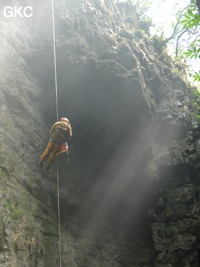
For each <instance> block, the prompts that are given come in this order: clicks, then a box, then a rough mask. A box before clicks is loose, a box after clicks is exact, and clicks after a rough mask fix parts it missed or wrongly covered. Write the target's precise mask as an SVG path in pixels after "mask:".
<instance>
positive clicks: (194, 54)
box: [180, 0, 200, 82]
mask: <svg viewBox="0 0 200 267" xmlns="http://www.w3.org/2000/svg"><path fill="white" fill-rule="evenodd" d="M199 4H200V2H199V0H196V3H195V2H194V1H193V0H192V1H191V5H190V6H189V8H188V9H187V11H186V13H185V14H184V16H183V17H184V19H183V20H181V21H180V23H181V24H182V25H183V29H185V30H187V31H191V32H192V33H193V37H194V40H193V41H192V42H191V43H190V46H189V48H188V51H186V52H185V53H184V54H185V56H186V57H188V58H190V59H192V58H194V59H200V36H199V34H198V30H199V25H200V15H199V12H200V6H199ZM193 77H194V81H198V82H200V70H199V71H198V72H197V71H196V72H195V74H194V76H193Z"/></svg>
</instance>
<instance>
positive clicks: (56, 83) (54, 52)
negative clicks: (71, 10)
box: [52, 0, 58, 121]
mask: <svg viewBox="0 0 200 267" xmlns="http://www.w3.org/2000/svg"><path fill="white" fill-rule="evenodd" d="M54 17H55V15H54V2H53V0H52V21H53V54H54V70H55V72H54V73H55V91H56V118H57V121H58V81H57V66H56V34H55V19H54Z"/></svg>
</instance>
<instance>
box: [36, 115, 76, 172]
mask: <svg viewBox="0 0 200 267" xmlns="http://www.w3.org/2000/svg"><path fill="white" fill-rule="evenodd" d="M49 133H50V140H49V142H48V144H47V147H46V149H45V150H44V152H43V154H42V155H41V156H40V162H39V167H40V168H42V167H43V163H44V161H47V164H46V168H45V169H46V170H47V171H48V170H49V169H50V168H51V164H52V163H53V162H54V159H55V157H56V156H57V155H58V158H59V159H60V160H63V158H65V157H67V159H68V144H67V141H68V140H69V139H70V138H71V137H72V127H71V124H70V122H69V120H68V119H67V118H61V119H60V121H57V122H56V123H54V125H53V126H52V127H51V130H50V131H49ZM59 154H60V155H59Z"/></svg>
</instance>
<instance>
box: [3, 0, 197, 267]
mask: <svg viewBox="0 0 200 267" xmlns="http://www.w3.org/2000/svg"><path fill="white" fill-rule="evenodd" d="M6 5H7V3H6V4H5V3H3V4H2V3H1V4H0V8H1V12H2V13H1V14H3V10H4V8H5V6H6ZM9 5H10V6H12V7H20V6H22V5H23V6H26V5H27V6H31V7H32V8H33V16H32V17H30V18H26V17H23V18H22V17H10V18H7V17H5V16H3V15H2V16H1V29H0V34H1V50H0V58H1V62H2V64H1V67H0V68H1V75H0V86H1V90H0V103H1V105H0V109H1V117H0V123H1V128H0V184H1V186H0V197H1V204H0V267H23V266H26V267H27V266H29V267H54V266H58V265H59V262H60V252H59V245H60V244H61V256H62V266H70V267H71V266H74V267H83V266H85V267H86V266H87V267H88V266H91V267H96V266H98V267H101V266H102V267H105V266H106V267H110V266H114V267H118V266H119V267H120V266H124V267H136V266H142V267H151V266H152V267H153V266H156V267H161V266H162V267H174V266H177V267H178V266H181V267H182V266H185V267H189V266H192V267H197V266H199V264H200V260H199V258H200V256H199V251H200V250H199V249H200V247H199V236H200V235H199V207H200V189H199V181H198V180H199V163H198V160H199V142H200V141H199V140H200V139H199V138H200V133H199V125H198V123H197V122H196V121H195V120H194V119H193V115H192V113H191V110H192V106H191V104H190V102H191V101H190V95H191V88H190V86H189V85H188V84H187V82H186V81H185V77H184V73H181V70H180V68H179V71H178V70H177V68H176V65H175V64H174V63H173V62H172V60H171V59H170V58H169V57H168V56H167V54H166V53H165V51H164V50H163V49H162V44H160V43H159V42H158V40H156V39H155V38H150V37H149V35H148V29H147V34H146V33H144V31H143V30H140V29H139V27H141V25H143V24H144V23H142V22H139V18H138V16H137V14H136V12H135V9H134V7H132V6H131V5H130V4H129V3H128V2H126V3H114V2H113V1H112V0H107V1H104V0H77V1H74V0H73V1H72V0H66V1H62V0H59V1H56V3H55V30H56V31H55V33H56V58H57V61H56V63H57V78H58V103H59V116H66V117H68V118H69V119H70V121H71V123H72V127H73V138H72V140H71V141H70V142H69V148H70V158H71V159H70V160H71V164H70V165H67V164H64V165H58V170H59V180H60V187H59V190H60V192H59V194H60V198H59V199H60V219H61V221H60V227H61V236H60V239H59V235H58V206H57V202H58V198H57V194H58V192H57V179H56V178H57V171H56V169H57V166H56V165H57V164H58V163H55V164H54V166H53V167H52V169H51V170H50V171H49V172H46V171H43V170H40V169H39V168H38V161H39V156H40V155H41V153H42V151H43V149H44V148H45V145H46V143H47V141H48V138H49V136H48V130H49V128H50V127H51V125H52V124H53V123H54V122H55V120H56V104H55V103H56V102H55V86H54V61H53V37H52V36H53V35H52V10H51V4H49V3H47V2H46V1H23V3H21V2H20V1H14V0H13V1H10V3H9ZM145 29H146V28H145Z"/></svg>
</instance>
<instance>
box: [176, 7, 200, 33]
mask: <svg viewBox="0 0 200 267" xmlns="http://www.w3.org/2000/svg"><path fill="white" fill-rule="evenodd" d="M183 17H184V19H183V20H181V21H180V23H182V24H183V28H184V29H186V28H195V27H196V28H197V27H198V25H199V20H200V16H199V14H198V12H197V10H196V6H195V5H193V4H192V5H190V7H189V9H188V10H187V11H186V13H185V14H184V16H183Z"/></svg>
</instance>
